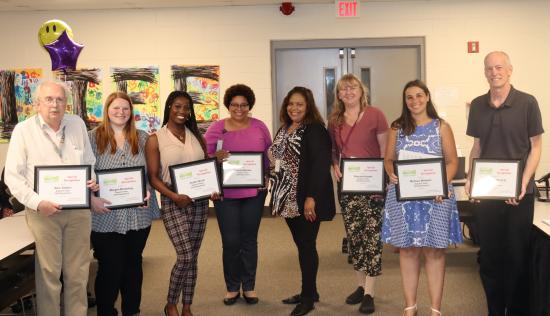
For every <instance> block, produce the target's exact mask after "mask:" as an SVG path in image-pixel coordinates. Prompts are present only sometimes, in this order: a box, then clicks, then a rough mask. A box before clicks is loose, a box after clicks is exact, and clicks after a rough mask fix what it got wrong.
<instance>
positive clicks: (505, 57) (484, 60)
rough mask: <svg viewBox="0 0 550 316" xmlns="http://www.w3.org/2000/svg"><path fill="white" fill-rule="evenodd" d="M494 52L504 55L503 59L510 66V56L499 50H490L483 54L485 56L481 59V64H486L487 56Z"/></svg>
mask: <svg viewBox="0 0 550 316" xmlns="http://www.w3.org/2000/svg"><path fill="white" fill-rule="evenodd" d="M494 54H498V55H502V56H503V57H504V60H505V61H506V64H507V65H508V66H509V67H512V61H511V60H510V56H508V54H506V53H505V52H503V51H501V50H496V51H493V52H490V53H489V54H487V55H486V56H485V58H484V59H483V64H486V63H487V58H488V57H489V56H491V55H494Z"/></svg>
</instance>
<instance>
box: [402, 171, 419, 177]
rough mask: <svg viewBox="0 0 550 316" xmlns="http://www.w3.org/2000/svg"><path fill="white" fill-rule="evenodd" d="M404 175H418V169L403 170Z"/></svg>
mask: <svg viewBox="0 0 550 316" xmlns="http://www.w3.org/2000/svg"><path fill="white" fill-rule="evenodd" d="M403 175H404V176H406V177H414V176H416V170H403Z"/></svg>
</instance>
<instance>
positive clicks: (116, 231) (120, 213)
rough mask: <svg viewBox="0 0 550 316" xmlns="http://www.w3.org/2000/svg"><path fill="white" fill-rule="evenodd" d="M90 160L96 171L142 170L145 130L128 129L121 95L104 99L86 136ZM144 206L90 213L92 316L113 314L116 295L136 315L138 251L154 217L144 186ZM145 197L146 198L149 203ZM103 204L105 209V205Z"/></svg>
mask: <svg viewBox="0 0 550 316" xmlns="http://www.w3.org/2000/svg"><path fill="white" fill-rule="evenodd" d="M89 136H90V144H91V145H92V150H93V152H94V155H95V156H96V164H95V168H96V170H103V169H115V168H124V167H138V166H145V142H146V141H147V138H148V137H149V136H148V135H147V133H146V132H144V131H142V130H137V129H136V127H135V125H134V113H133V105H132V100H130V97H129V96H128V95H127V94H126V93H124V92H113V93H111V94H110V95H109V96H108V97H107V100H106V101H105V106H104V109H103V121H102V122H101V124H100V125H99V126H98V127H97V128H95V129H94V130H92V131H90V132H89ZM147 188H148V190H147V197H146V200H148V203H147V205H146V206H144V207H132V208H123V209H117V210H113V211H104V212H102V213H98V212H92V236H91V240H92V246H93V248H94V255H95V257H96V258H97V261H98V270H97V277H96V279H95V295H96V302H97V314H98V315H99V316H102V315H117V310H116V309H115V307H114V304H115V301H116V299H117V297H118V293H119V292H120V295H121V300H122V304H121V305H122V315H136V314H139V311H140V309H139V306H140V302H141V284H142V281H143V270H142V267H141V263H142V257H141V255H142V252H143V249H144V248H145V244H146V242H147V237H148V236H149V231H150V230H151V222H152V220H153V219H155V218H158V217H159V216H160V214H159V208H158V205H157V201H156V198H155V194H154V192H153V190H152V189H151V188H150V187H149V185H147ZM149 197H150V200H149ZM107 206H108V205H107Z"/></svg>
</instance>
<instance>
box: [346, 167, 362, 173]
mask: <svg viewBox="0 0 550 316" xmlns="http://www.w3.org/2000/svg"><path fill="white" fill-rule="evenodd" d="M360 170H361V167H359V166H349V167H348V171H350V172H357V171H360Z"/></svg>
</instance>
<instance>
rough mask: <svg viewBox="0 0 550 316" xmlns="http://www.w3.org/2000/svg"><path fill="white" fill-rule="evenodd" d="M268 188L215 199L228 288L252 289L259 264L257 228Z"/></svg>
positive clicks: (235, 289)
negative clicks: (234, 197)
mask: <svg viewBox="0 0 550 316" xmlns="http://www.w3.org/2000/svg"><path fill="white" fill-rule="evenodd" d="M265 196H266V192H265V191H261V192H259V193H258V195H257V196H255V197H250V198H242V199H227V198H226V199H224V200H223V201H217V202H215V203H214V206H215V208H216V217H217V218H218V226H219V227H220V233H221V235H222V244H223V275H224V278H225V285H226V287H227V291H228V292H238V291H239V290H240V289H241V287H242V290H243V291H252V290H254V287H255V285H256V268H257V266H258V229H259V228H260V222H261V220H262V213H263V210H264V202H265Z"/></svg>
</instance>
